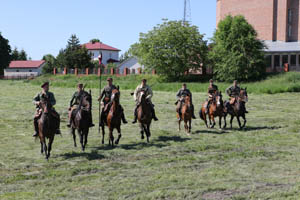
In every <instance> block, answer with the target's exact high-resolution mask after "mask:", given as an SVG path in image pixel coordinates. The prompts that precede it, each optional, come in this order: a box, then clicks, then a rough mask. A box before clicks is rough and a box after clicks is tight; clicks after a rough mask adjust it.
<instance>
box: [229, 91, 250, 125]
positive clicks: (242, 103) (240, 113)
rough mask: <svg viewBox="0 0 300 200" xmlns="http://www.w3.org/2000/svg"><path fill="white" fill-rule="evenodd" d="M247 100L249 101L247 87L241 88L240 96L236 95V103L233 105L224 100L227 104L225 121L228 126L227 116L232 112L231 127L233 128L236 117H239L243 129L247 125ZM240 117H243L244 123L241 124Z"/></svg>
mask: <svg viewBox="0 0 300 200" xmlns="http://www.w3.org/2000/svg"><path fill="white" fill-rule="evenodd" d="M246 102H248V94H247V88H245V89H243V88H241V91H240V94H239V96H237V97H235V99H234V104H233V105H231V104H230V102H229V101H225V102H224V106H225V110H226V112H225V115H224V121H225V126H224V128H226V116H227V114H230V116H231V119H230V128H231V129H232V120H233V118H234V117H236V118H237V121H238V124H239V128H240V129H242V128H244V127H245V126H246V122H247V120H246V113H247V112H246ZM240 117H242V118H243V120H244V123H243V125H242V126H241V121H240Z"/></svg>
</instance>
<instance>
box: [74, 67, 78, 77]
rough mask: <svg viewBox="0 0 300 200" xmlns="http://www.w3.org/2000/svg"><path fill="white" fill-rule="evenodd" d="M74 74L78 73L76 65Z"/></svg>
mask: <svg viewBox="0 0 300 200" xmlns="http://www.w3.org/2000/svg"><path fill="white" fill-rule="evenodd" d="M74 74H75V76H77V75H78V68H77V67H76V68H75V69H74Z"/></svg>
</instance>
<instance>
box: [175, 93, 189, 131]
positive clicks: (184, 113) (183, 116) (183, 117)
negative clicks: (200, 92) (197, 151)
mask: <svg viewBox="0 0 300 200" xmlns="http://www.w3.org/2000/svg"><path fill="white" fill-rule="evenodd" d="M177 118H178V129H179V131H180V124H181V121H184V128H185V132H186V133H187V135H189V133H190V132H191V129H192V110H191V98H190V97H189V96H185V97H184V103H183V105H182V107H181V111H180V115H179V113H177Z"/></svg>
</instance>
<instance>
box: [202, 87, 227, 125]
mask: <svg viewBox="0 0 300 200" xmlns="http://www.w3.org/2000/svg"><path fill="white" fill-rule="evenodd" d="M207 103H208V102H207V101H206V102H205V103H204V104H203V105H202V108H201V110H200V112H199V115H200V118H201V119H202V120H203V121H204V122H205V125H206V127H207V128H208V125H207V119H206V113H205V109H206V105H207ZM223 116H224V107H223V100H222V93H221V92H216V93H215V94H213V95H212V100H211V103H210V106H209V110H208V119H209V125H210V128H214V127H215V125H216V121H215V117H219V127H220V129H221V128H222V127H221V126H222V117H223ZM212 122H213V123H212ZM225 124H226V121H225Z"/></svg>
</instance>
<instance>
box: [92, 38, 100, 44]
mask: <svg viewBox="0 0 300 200" xmlns="http://www.w3.org/2000/svg"><path fill="white" fill-rule="evenodd" d="M90 42H91V43H93V44H94V43H96V42H100V43H101V41H100V40H99V39H97V38H94V39H91V40H90Z"/></svg>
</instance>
